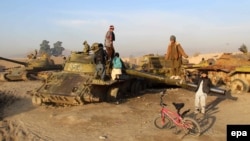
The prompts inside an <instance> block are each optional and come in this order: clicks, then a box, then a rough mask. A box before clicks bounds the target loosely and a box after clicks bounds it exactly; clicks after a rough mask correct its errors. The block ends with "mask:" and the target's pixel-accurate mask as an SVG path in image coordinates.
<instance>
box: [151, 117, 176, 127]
mask: <svg viewBox="0 0 250 141" xmlns="http://www.w3.org/2000/svg"><path fill="white" fill-rule="evenodd" d="M172 124H173V122H172V120H171V119H169V117H167V116H164V123H163V121H162V117H161V116H159V117H156V118H155V120H154V125H155V127H157V128H158V129H170V128H171V127H172Z"/></svg>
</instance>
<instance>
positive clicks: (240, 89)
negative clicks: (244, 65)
mask: <svg viewBox="0 0 250 141" xmlns="http://www.w3.org/2000/svg"><path fill="white" fill-rule="evenodd" d="M248 91H249V85H248V83H247V82H246V81H244V80H241V79H234V80H233V81H232V82H231V92H232V94H242V93H245V92H248Z"/></svg>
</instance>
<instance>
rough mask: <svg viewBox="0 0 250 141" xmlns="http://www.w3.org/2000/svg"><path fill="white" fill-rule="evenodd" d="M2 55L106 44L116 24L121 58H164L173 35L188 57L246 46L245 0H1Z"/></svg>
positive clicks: (249, 28)
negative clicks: (56, 45)
mask: <svg viewBox="0 0 250 141" xmlns="http://www.w3.org/2000/svg"><path fill="white" fill-rule="evenodd" d="M0 18H1V22H0V56H4V57H7V56H11V55H17V54H22V53H27V52H29V51H31V50H34V49H39V48H40V44H41V42H42V40H48V41H50V46H51V47H53V44H54V43H55V42H57V41H62V42H63V44H62V45H63V47H65V48H66V49H69V50H73V51H79V50H82V48H83V46H82V43H83V41H84V40H87V41H88V42H89V43H90V44H92V43H94V42H102V43H103V41H104V36H105V34H106V32H107V30H108V28H109V25H111V24H112V25H114V26H115V35H116V41H115V42H114V46H115V49H116V50H117V51H118V52H120V54H121V56H123V57H125V56H129V55H133V56H137V55H142V54H148V53H158V54H164V53H165V51H166V48H167V45H168V43H169V37H170V35H172V34H174V35H176V37H177V41H178V42H180V43H181V44H182V46H183V48H184V50H185V51H186V52H187V54H189V55H190V56H191V55H193V54H194V53H197V52H200V53H214V52H233V51H238V48H239V47H240V46H241V45H242V44H243V43H244V44H245V45H246V46H247V47H249V46H250V1H248V0H175V1H174V0H123V1H122V0H108V1H105V0H89V1H84V0H2V1H1V2H0Z"/></svg>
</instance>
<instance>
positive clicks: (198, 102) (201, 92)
mask: <svg viewBox="0 0 250 141" xmlns="http://www.w3.org/2000/svg"><path fill="white" fill-rule="evenodd" d="M200 75H201V76H200V79H199V81H198V85H197V88H196V93H195V113H196V114H197V113H199V112H201V113H202V114H205V110H206V109H205V107H206V98H207V94H208V93H209V92H210V88H211V86H212V83H211V80H210V79H209V78H208V73H207V71H202V72H201V74H200Z"/></svg>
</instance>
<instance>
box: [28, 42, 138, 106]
mask: <svg viewBox="0 0 250 141" xmlns="http://www.w3.org/2000/svg"><path fill="white" fill-rule="evenodd" d="M95 44H96V43H95ZM92 46H93V45H92ZM94 58H95V55H94V54H93V53H85V52H71V55H70V57H69V58H68V59H67V60H66V62H65V66H64V69H63V71H60V72H56V73H53V74H52V75H51V76H50V77H48V79H47V80H46V81H45V82H44V84H43V85H42V86H41V87H40V88H38V89H36V90H34V91H30V92H28V93H29V94H30V95H32V97H33V98H32V102H33V104H35V105H40V104H42V103H54V104H59V105H64V104H66V105H82V104H85V103H91V102H102V101H107V102H119V100H120V99H121V98H123V97H127V96H136V95H138V94H139V93H140V92H141V91H142V90H143V79H142V78H140V77H136V76H133V75H129V74H128V73H126V68H123V74H121V75H118V76H117V78H116V79H115V80H112V79H111V77H110V73H111V72H110V71H111V69H110V61H108V60H107V61H106V65H105V70H106V73H105V78H106V79H101V77H96V72H97V70H96V68H97V65H98V64H95V61H94Z"/></svg>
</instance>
